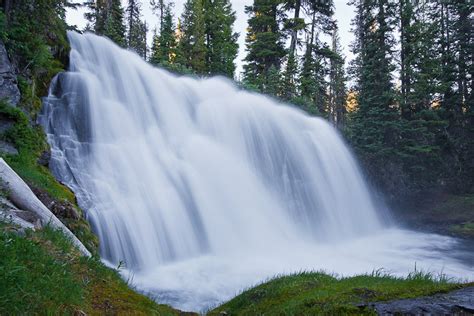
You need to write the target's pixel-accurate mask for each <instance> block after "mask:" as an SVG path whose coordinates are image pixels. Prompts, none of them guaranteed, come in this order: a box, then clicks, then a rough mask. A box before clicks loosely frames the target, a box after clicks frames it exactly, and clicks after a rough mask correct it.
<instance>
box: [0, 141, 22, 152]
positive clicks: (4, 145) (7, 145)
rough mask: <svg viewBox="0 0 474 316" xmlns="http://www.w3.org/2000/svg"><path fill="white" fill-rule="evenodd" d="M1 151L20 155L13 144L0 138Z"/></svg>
mask: <svg viewBox="0 0 474 316" xmlns="http://www.w3.org/2000/svg"><path fill="white" fill-rule="evenodd" d="M0 153H3V154H8V155H18V150H17V149H16V148H15V147H14V146H13V145H12V144H10V143H7V142H5V141H3V140H0Z"/></svg>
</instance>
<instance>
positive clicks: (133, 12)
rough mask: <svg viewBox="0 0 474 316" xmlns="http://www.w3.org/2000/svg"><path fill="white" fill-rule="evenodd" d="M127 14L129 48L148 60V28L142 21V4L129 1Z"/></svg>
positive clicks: (134, 0)
mask: <svg viewBox="0 0 474 316" xmlns="http://www.w3.org/2000/svg"><path fill="white" fill-rule="evenodd" d="M125 12H126V20H127V24H128V35H127V47H128V48H129V49H131V50H133V51H135V52H136V53H137V54H138V55H140V56H141V57H142V58H143V59H146V56H147V50H148V48H147V44H146V34H147V32H148V26H147V24H146V22H145V21H142V13H141V3H140V2H139V1H138V0H130V1H128V5H127V8H126V10H125Z"/></svg>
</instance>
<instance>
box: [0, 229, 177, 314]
mask: <svg viewBox="0 0 474 316" xmlns="http://www.w3.org/2000/svg"><path fill="white" fill-rule="evenodd" d="M0 225H1V226H0V279H1V280H2V286H1V287H0V314H2V315H10V314H16V315H34V314H41V315H42V314H53V315H56V314H62V315H72V314H74V315H117V314H123V315H128V314H134V315H179V313H180V312H179V311H177V310H175V309H173V308H171V307H169V306H166V305H159V304H156V303H155V302H154V301H152V300H151V299H149V298H148V297H146V296H143V295H141V294H138V293H136V292H135V291H134V290H133V289H132V288H130V287H129V286H130V284H129V283H128V282H125V281H123V280H122V279H121V277H120V275H119V273H118V271H116V270H112V269H109V268H107V267H105V266H104V265H103V264H102V263H101V262H100V260H99V258H98V257H93V258H86V257H84V256H81V254H80V253H79V252H78V251H77V250H76V249H75V248H74V247H73V246H72V244H71V243H70V241H69V240H68V239H67V238H66V237H65V236H64V235H63V234H62V233H61V232H59V231H55V230H53V229H51V228H48V227H46V228H44V229H41V230H36V231H33V230H22V229H18V227H16V226H15V225H11V224H8V223H2V224H0Z"/></svg>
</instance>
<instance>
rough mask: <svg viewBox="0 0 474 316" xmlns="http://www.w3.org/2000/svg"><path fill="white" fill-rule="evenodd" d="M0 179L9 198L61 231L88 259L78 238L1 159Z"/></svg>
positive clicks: (88, 254) (87, 253)
mask: <svg viewBox="0 0 474 316" xmlns="http://www.w3.org/2000/svg"><path fill="white" fill-rule="evenodd" d="M0 179H1V180H2V183H1V185H2V186H3V187H4V188H5V189H6V191H7V193H8V198H9V199H10V200H11V201H12V202H13V204H15V205H16V206H17V207H19V208H20V209H22V210H25V211H28V212H31V213H33V214H35V215H37V216H38V217H39V219H40V221H41V225H43V226H44V225H51V226H52V227H53V228H57V229H60V230H61V231H63V233H64V234H65V235H66V236H67V237H68V238H69V239H70V240H71V242H72V244H73V245H74V246H75V247H76V248H77V249H78V250H79V251H80V252H81V253H82V254H83V255H84V256H86V257H90V256H91V253H90V252H89V250H87V248H86V247H85V246H84V245H83V244H82V242H81V241H80V240H79V239H77V237H76V236H75V235H74V234H73V233H72V232H71V231H70V230H69V229H68V228H67V227H66V226H64V224H63V223H62V222H61V221H60V220H59V219H58V218H57V217H56V216H55V215H54V214H53V213H52V212H51V211H50V210H49V209H48V208H47V207H46V206H45V205H44V204H43V203H42V202H41V201H40V200H38V198H37V197H36V195H35V194H34V193H33V192H32V191H31V189H30V188H29V187H28V185H27V184H26V183H25V182H24V181H23V180H22V179H21V178H20V177H19V176H18V175H17V174H16V173H15V171H13V169H11V168H10V166H9V165H8V164H7V163H6V162H5V161H4V160H3V159H2V158H0Z"/></svg>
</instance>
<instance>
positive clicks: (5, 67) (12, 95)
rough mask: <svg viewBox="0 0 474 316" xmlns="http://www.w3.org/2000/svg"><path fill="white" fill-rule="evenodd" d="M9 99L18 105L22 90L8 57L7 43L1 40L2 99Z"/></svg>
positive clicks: (0, 75)
mask: <svg viewBox="0 0 474 316" xmlns="http://www.w3.org/2000/svg"><path fill="white" fill-rule="evenodd" d="M1 99H7V100H8V103H9V104H11V105H13V106H16V105H17V104H18V102H19V101H20V90H19V89H18V85H17V79H16V75H15V72H14V70H13V66H12V64H11V63H10V59H9V58H8V54H7V50H6V49H5V45H4V44H3V42H1V41H0V100H1Z"/></svg>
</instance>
